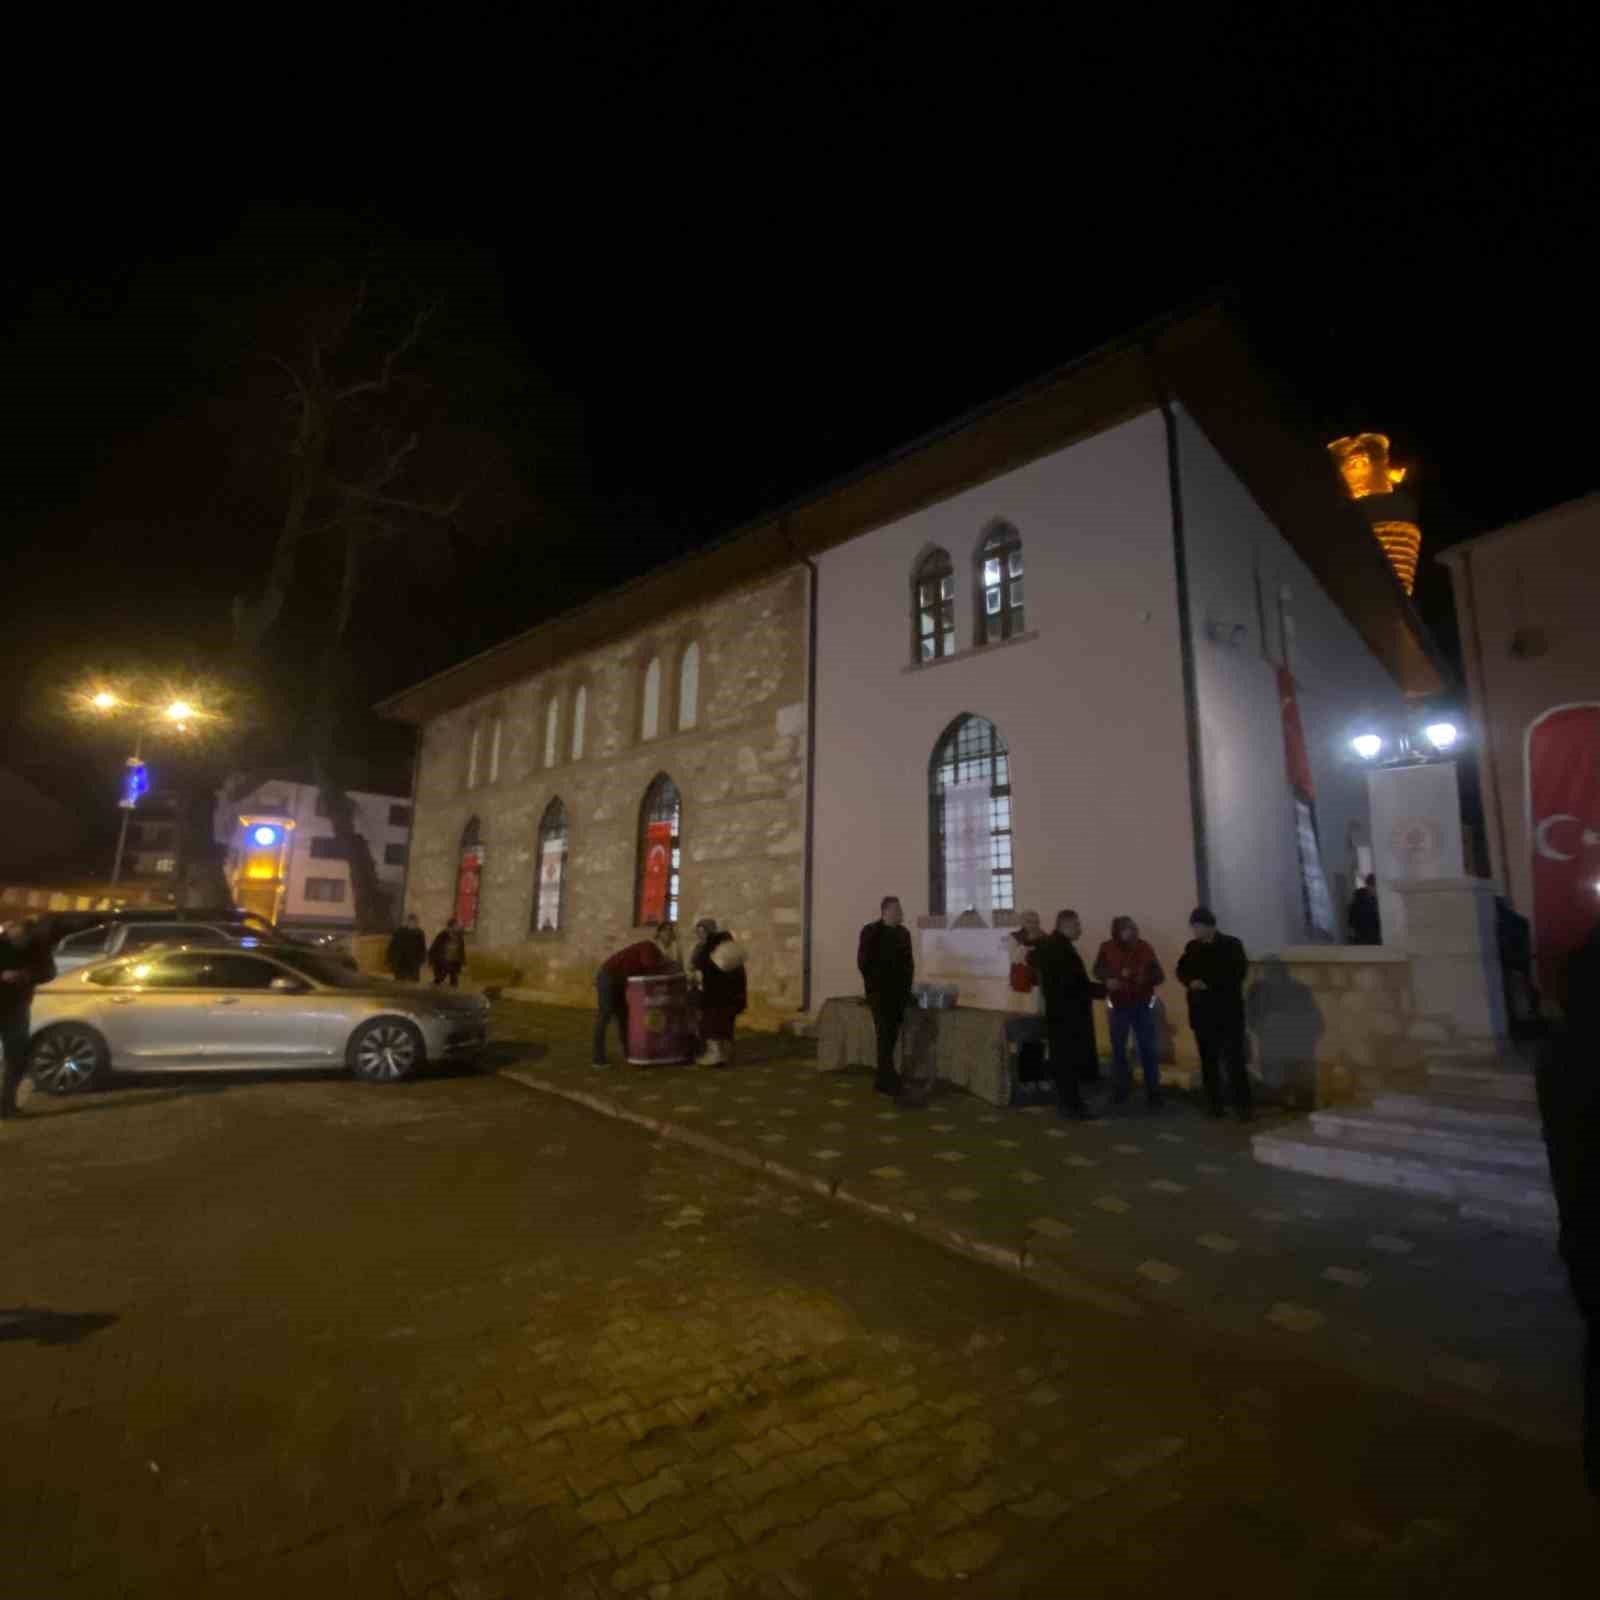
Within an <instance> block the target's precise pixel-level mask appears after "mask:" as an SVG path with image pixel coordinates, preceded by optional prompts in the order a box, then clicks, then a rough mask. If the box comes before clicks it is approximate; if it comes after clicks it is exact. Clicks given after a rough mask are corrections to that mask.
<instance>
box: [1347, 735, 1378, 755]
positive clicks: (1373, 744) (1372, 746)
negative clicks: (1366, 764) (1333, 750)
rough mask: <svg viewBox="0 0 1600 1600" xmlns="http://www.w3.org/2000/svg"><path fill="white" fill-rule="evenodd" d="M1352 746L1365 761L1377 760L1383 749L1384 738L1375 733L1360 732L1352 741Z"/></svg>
mask: <svg viewBox="0 0 1600 1600" xmlns="http://www.w3.org/2000/svg"><path fill="white" fill-rule="evenodd" d="M1350 748H1351V749H1352V750H1354V751H1355V753H1356V754H1357V755H1358V756H1360V757H1361V759H1362V760H1363V761H1376V760H1377V759H1378V756H1379V754H1380V752H1381V751H1382V750H1383V740H1382V739H1380V738H1379V737H1378V735H1377V734H1375V733H1358V734H1357V735H1356V736H1355V738H1353V739H1352V740H1351V741H1350Z"/></svg>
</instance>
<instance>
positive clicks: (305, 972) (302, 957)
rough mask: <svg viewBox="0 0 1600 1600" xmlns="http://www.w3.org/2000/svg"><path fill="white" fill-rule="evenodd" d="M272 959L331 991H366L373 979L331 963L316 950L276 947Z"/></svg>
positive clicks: (334, 962)
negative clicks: (324, 985)
mask: <svg viewBox="0 0 1600 1600" xmlns="http://www.w3.org/2000/svg"><path fill="white" fill-rule="evenodd" d="M272 959H273V960H274V961H278V962H281V963H282V964H283V965H284V966H286V967H288V968H289V969H290V971H292V972H298V973H299V974H300V975H301V976H302V977H305V978H310V979H311V981H312V982H313V983H322V984H326V985H327V986H328V988H330V989H366V988H370V987H371V984H372V979H371V978H370V977H369V976H367V974H365V973H362V972H352V971H351V970H350V969H349V967H343V966H340V965H339V963H338V962H337V961H330V960H329V959H328V958H327V957H326V956H324V955H319V954H318V953H317V952H316V951H315V950H301V949H296V948H293V947H291V946H285V945H275V946H274V947H273V951H272Z"/></svg>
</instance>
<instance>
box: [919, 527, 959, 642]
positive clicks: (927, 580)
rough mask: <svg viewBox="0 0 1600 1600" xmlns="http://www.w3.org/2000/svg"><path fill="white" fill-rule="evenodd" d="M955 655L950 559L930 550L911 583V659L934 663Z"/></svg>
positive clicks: (954, 580) (954, 601)
mask: <svg viewBox="0 0 1600 1600" xmlns="http://www.w3.org/2000/svg"><path fill="white" fill-rule="evenodd" d="M955 653H956V577H955V568H954V567H952V566H951V565H950V556H949V553H948V552H947V551H944V550H938V549H934V550H930V551H929V552H928V553H927V555H925V556H924V557H923V558H922V560H921V561H919V562H918V563H917V570H916V572H915V574H914V575H913V577H912V580H911V659H912V660H913V661H937V660H938V659H939V658H940V657H941V656H953V655H954V654H955Z"/></svg>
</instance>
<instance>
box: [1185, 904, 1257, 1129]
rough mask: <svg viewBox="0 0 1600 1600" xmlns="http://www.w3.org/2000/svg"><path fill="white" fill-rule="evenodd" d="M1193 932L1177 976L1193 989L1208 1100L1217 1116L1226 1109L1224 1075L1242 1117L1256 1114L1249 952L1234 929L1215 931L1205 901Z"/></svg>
mask: <svg viewBox="0 0 1600 1600" xmlns="http://www.w3.org/2000/svg"><path fill="white" fill-rule="evenodd" d="M1189 932H1190V933H1191V934H1193V935H1194V937H1193V938H1192V939H1190V941H1189V942H1188V944H1186V945H1185V946H1184V947H1183V954H1182V955H1181V956H1180V957H1179V958H1178V982H1179V983H1181V984H1182V985H1183V986H1184V988H1185V989H1187V990H1188V991H1189V1026H1190V1027H1191V1028H1193V1029H1194V1038H1195V1043H1196V1044H1197V1045H1199V1047H1200V1072H1201V1075H1202V1076H1203V1077H1204V1079H1205V1086H1206V1104H1207V1107H1208V1109H1209V1110H1210V1112H1211V1115H1212V1116H1214V1117H1220V1116H1222V1115H1223V1112H1224V1109H1225V1107H1224V1101H1223V1093H1222V1076H1223V1073H1224V1072H1226V1074H1227V1079H1228V1093H1229V1094H1230V1095H1231V1096H1232V1097H1233V1109H1234V1111H1235V1112H1236V1113H1237V1114H1238V1117H1239V1120H1240V1121H1241V1122H1248V1121H1249V1120H1250V1118H1251V1116H1252V1115H1253V1114H1254V1113H1253V1112H1252V1110H1251V1104H1250V1075H1249V1073H1248V1072H1247V1071H1246V1070H1245V1064H1244V982H1245V979H1246V977H1247V976H1248V975H1249V972H1250V958H1249V956H1247V955H1246V954H1245V953H1244V946H1243V945H1242V944H1241V943H1240V942H1239V941H1238V940H1237V939H1235V938H1234V937H1233V936H1232V935H1231V934H1226V933H1219V932H1218V931H1217V919H1216V918H1215V917H1214V916H1213V915H1212V914H1211V912H1210V911H1208V910H1207V909H1206V908H1205V907H1204V906H1196V907H1195V908H1194V910H1193V911H1192V912H1191V913H1190V914H1189Z"/></svg>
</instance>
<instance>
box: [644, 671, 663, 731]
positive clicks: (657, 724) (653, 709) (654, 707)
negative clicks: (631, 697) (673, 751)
mask: <svg viewBox="0 0 1600 1600" xmlns="http://www.w3.org/2000/svg"><path fill="white" fill-rule="evenodd" d="M660 731H661V658H660V656H652V657H651V658H650V665H649V666H648V667H646V668H645V669H644V704H643V707H642V708H641V711H640V716H639V737H640V738H641V739H653V738H655V736H656V735H657V734H658V733H659V732H660Z"/></svg>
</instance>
